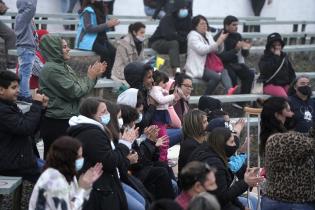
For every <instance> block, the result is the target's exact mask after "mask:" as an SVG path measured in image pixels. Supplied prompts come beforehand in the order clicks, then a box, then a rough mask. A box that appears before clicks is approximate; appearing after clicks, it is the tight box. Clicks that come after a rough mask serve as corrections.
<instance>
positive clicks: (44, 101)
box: [33, 89, 49, 107]
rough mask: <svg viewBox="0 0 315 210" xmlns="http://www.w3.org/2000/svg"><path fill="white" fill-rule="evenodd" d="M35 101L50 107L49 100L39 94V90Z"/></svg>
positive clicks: (34, 98) (36, 91)
mask: <svg viewBox="0 0 315 210" xmlns="http://www.w3.org/2000/svg"><path fill="white" fill-rule="evenodd" d="M33 100H34V101H39V102H41V103H42V105H43V106H44V107H47V106H48V101H49V98H48V97H47V96H45V95H44V94H40V93H38V89H35V95H34V96H33Z"/></svg>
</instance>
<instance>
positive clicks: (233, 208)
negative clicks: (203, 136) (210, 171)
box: [189, 143, 248, 210]
mask: <svg viewBox="0 0 315 210" xmlns="http://www.w3.org/2000/svg"><path fill="white" fill-rule="evenodd" d="M194 160H196V161H202V162H205V163H207V164H209V166H212V167H215V168H216V169H217V172H216V173H215V178H216V183H217V185H218V188H217V189H216V190H215V191H212V192H211V193H212V194H214V195H216V196H217V198H218V200H219V202H220V205H221V208H222V210H239V209H244V206H243V205H242V204H241V203H240V202H239V201H238V199H237V197H238V196H240V195H242V194H243V193H244V192H245V191H246V190H247V188H248V185H247V184H246V183H245V181H244V180H239V181H236V182H234V183H233V184H232V182H233V174H232V173H231V171H230V170H229V169H228V167H227V166H226V165H225V164H224V161H223V160H222V159H221V158H220V156H219V155H218V154H217V153H216V152H215V151H213V149H212V148H211V147H210V146H209V144H208V143H203V144H201V145H200V146H199V147H198V148H197V149H195V150H194V151H193V153H192V154H191V155H190V159H189V161H194ZM231 184H232V185H231Z"/></svg>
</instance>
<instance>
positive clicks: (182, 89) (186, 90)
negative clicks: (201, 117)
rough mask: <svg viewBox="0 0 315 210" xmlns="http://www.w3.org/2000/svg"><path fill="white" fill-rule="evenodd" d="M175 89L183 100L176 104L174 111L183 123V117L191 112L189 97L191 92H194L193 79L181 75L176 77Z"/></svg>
mask: <svg viewBox="0 0 315 210" xmlns="http://www.w3.org/2000/svg"><path fill="white" fill-rule="evenodd" d="M175 87H176V88H177V90H178V93H179V95H180V96H181V99H180V100H179V101H177V103H176V104H174V105H173V106H174V109H175V112H176V114H177V116H178V117H179V119H180V120H181V122H183V116H184V114H186V113H187V112H188V111H189V109H190V108H189V97H190V94H191V91H192V90H193V85H192V78H191V77H190V76H188V75H186V74H183V73H180V74H176V75H175ZM175 87H174V88H175Z"/></svg>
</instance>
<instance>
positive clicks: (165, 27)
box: [149, 0, 191, 75]
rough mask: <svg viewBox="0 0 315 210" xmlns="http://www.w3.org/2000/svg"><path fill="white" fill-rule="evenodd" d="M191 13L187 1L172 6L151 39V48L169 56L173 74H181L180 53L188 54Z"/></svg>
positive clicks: (179, 0) (179, 1) (180, 0)
mask: <svg viewBox="0 0 315 210" xmlns="http://www.w3.org/2000/svg"><path fill="white" fill-rule="evenodd" d="M190 19H191V18H190V16H189V12H188V9H187V4H186V1H185V0H177V1H175V2H174V4H172V6H171V8H170V13H169V14H167V15H166V16H164V17H163V18H162V19H161V21H160V23H159V26H158V27H157V29H156V30H155V32H154V34H153V35H152V36H151V38H150V39H149V46H151V47H152V49H154V50H155V51H156V52H157V53H160V54H168V55H169V58H170V65H171V68H172V74H173V75H175V73H176V72H180V58H179V55H180V53H186V52H187V34H188V33H189V31H190V28H191V20H190Z"/></svg>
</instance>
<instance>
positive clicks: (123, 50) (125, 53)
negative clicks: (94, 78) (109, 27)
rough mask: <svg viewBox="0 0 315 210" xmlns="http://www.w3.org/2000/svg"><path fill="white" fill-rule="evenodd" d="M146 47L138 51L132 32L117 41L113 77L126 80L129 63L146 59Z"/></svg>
mask: <svg viewBox="0 0 315 210" xmlns="http://www.w3.org/2000/svg"><path fill="white" fill-rule="evenodd" d="M143 49H144V47H142V50H141V52H140V55H138V53H137V49H136V45H135V42H134V40H133V37H132V35H131V34H128V35H126V36H125V37H124V38H123V39H121V40H119V41H118V42H117V50H116V57H115V63H114V66H113V69H112V79H113V80H117V81H122V82H126V81H125V76H124V68H125V66H126V65H127V64H129V63H131V62H135V61H139V62H141V61H144V53H143Z"/></svg>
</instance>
